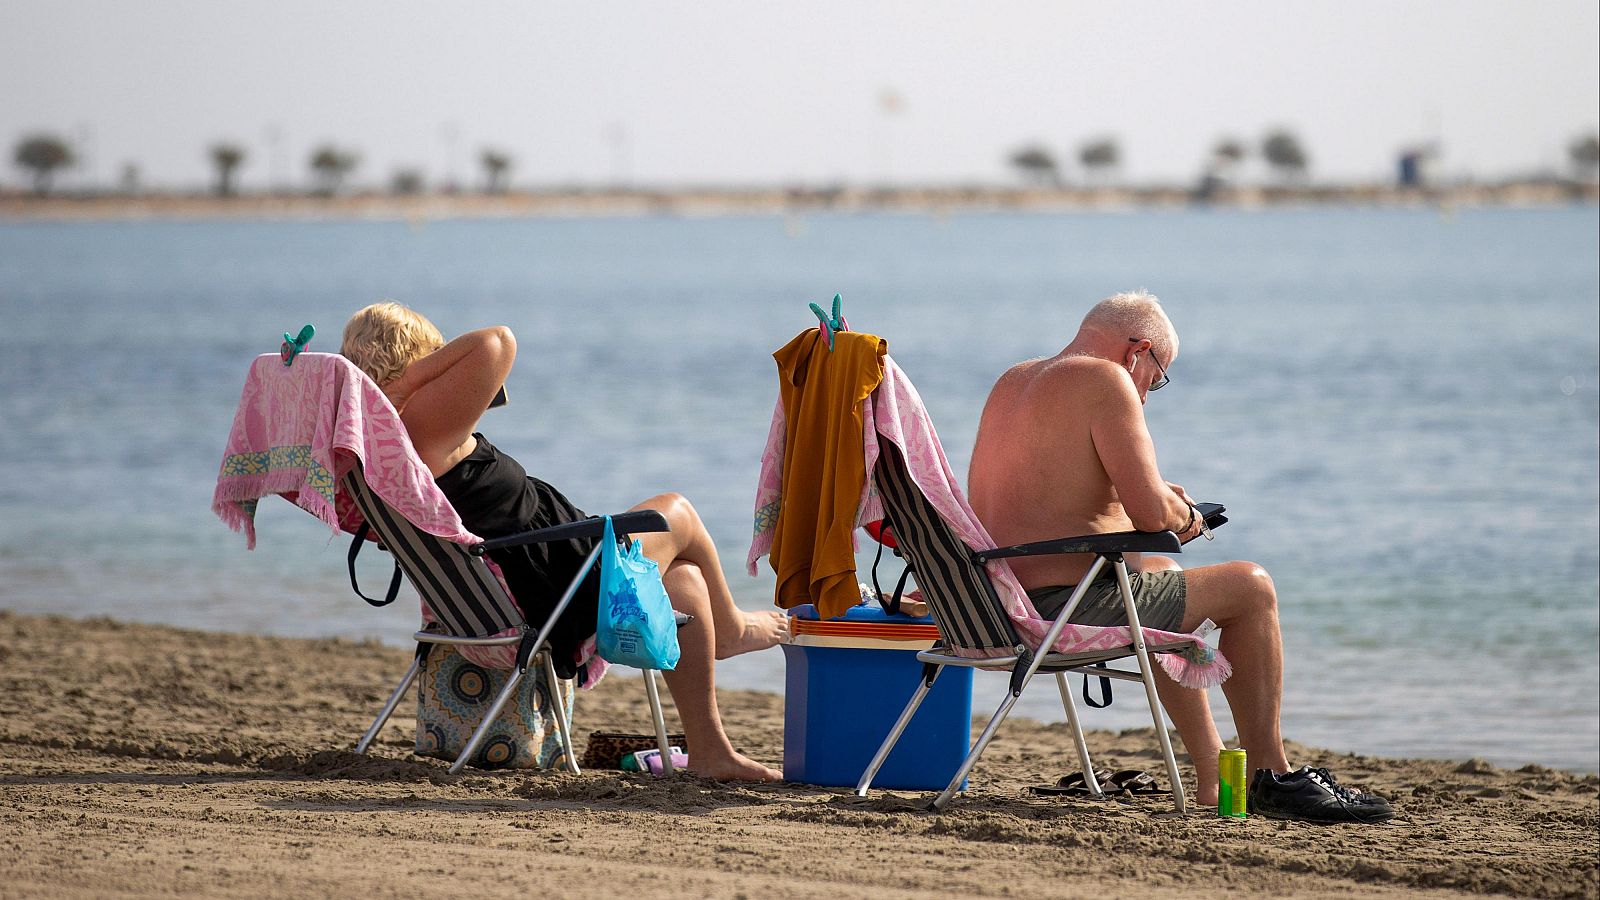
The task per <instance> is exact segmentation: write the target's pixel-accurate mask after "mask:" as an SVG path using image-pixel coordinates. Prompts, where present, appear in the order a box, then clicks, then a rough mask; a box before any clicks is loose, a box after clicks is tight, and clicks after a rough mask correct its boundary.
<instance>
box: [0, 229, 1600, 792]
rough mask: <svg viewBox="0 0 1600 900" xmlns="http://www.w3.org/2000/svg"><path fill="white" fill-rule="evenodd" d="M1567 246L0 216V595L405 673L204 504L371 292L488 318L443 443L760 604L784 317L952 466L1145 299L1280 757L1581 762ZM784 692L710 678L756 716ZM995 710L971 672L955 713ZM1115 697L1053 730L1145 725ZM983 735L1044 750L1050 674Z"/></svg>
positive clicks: (1593, 441)
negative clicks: (1298, 749)
mask: <svg viewBox="0 0 1600 900" xmlns="http://www.w3.org/2000/svg"><path fill="white" fill-rule="evenodd" d="M1597 235H1600V219H1597V211H1596V209H1595V207H1593V206H1575V207H1571V208H1540V209H1462V210H1458V211H1449V210H1443V211H1441V210H1434V209H1368V208H1320V207H1318V208H1297V209H1271V210H1220V209H1211V210H1205V209H1193V210H1170V211H1127V212H1093V213H1087V212H1086V213H1000V212H995V213H987V212H986V213H970V214H968V213H938V214H888V213H855V214H816V215H809V214H808V215H803V216H800V215H787V216H779V215H772V216H728V217H718V216H707V217H692V216H674V215H660V216H644V217H632V218H513V219H476V220H449V221H422V220H414V221H359V220H357V221H297V220H289V221H119V222H94V223H36V222H17V221H11V222H0V608H3V609H9V610H15V611H18V612H24V613H60V614H65V615H67V616H73V617H86V616H109V617H113V618H116V619H122V620H135V621H140V622H153V623H165V624H170V625H177V626H183V627H186V628H194V629H200V630H202V631H227V632H250V633H258V634H273V635H295V636H339V637H342V638H347V639H352V640H361V639H374V640H379V641H383V642H388V643H393V644H396V645H402V644H405V643H406V638H407V636H408V635H409V634H410V633H411V631H412V630H413V628H414V627H415V626H416V624H417V622H416V619H417V616H416V611H415V607H414V605H412V602H411V601H407V602H403V603H397V604H395V605H394V606H393V607H389V608H387V609H382V610H377V609H372V608H370V607H368V606H367V605H366V604H365V603H363V602H361V601H360V600H359V599H358V598H357V597H356V596H355V595H354V594H353V593H352V592H351V589H350V584H349V581H348V578H347V577H346V572H345V549H346V541H345V540H344V539H342V538H340V537H334V536H333V535H331V534H330V533H329V531H328V529H327V528H326V527H325V526H323V525H322V524H321V523H320V522H318V521H317V520H315V519H313V518H312V517H311V516H309V515H307V514H306V513H304V512H302V511H300V510H299V509H297V508H296V507H294V506H292V505H290V504H288V503H284V502H277V501H271V502H264V503H263V504H262V507H261V510H260V515H259V518H258V524H259V530H260V541H259V545H258V547H257V549H255V550H254V551H247V550H246V549H245V541H244V538H243V536H241V535H240V534H237V533H235V532H232V531H230V530H229V529H228V528H227V527H225V526H224V525H223V524H222V522H221V521H220V520H218V519H217V518H216V517H215V516H214V515H213V514H212V512H211V510H210V501H211V493H212V489H213V487H214V485H215V478H216V474H217V470H218V464H219V462H220V459H221V454H222V448H223V444H224V441H225V439H226V436H227V434H228V429H229V425H230V423H231V421H232V418H233V414H234V409H235V406H236V404H237V402H238V398H239V390H240V387H241V385H242V383H243V379H244V375H245V371H246V368H247V367H248V366H249V364H250V362H251V360H252V359H253V358H254V357H255V356H256V355H257V354H259V353H271V352H276V351H277V349H278V345H279V343H280V342H281V340H282V334H283V333H284V332H286V331H288V332H295V331H298V330H299V329H300V327H301V326H303V325H305V324H308V323H309V324H312V325H314V326H315V327H316V329H317V336H316V337H315V338H314V339H313V340H312V342H311V349H312V350H323V351H336V350H337V348H338V345H339V333H340V330H341V328H342V325H343V322H344V320H345V318H346V317H347V316H348V315H349V314H350V313H351V312H353V311H354V310H355V309H357V308H358V307H360V306H362V305H365V304H366V303H369V302H372V301H374V300H378V299H380V298H394V299H398V300H401V301H403V302H405V303H407V304H409V305H411V306H413V307H414V308H416V309H419V310H421V311H423V312H425V313H426V314H427V315H428V316H430V317H431V318H432V319H433V320H434V321H435V322H437V323H438V324H439V326H440V327H441V328H442V329H443V330H444V331H445V332H446V333H447V334H456V333H460V332H463V331H466V330H469V329H472V328H475V327H478V326H482V325H488V324H497V323H498V324H505V325H509V326H510V327H511V328H512V329H513V330H514V331H515V332H516V334H517V337H518V342H519V346H520V352H519V356H518V360H517V365H516V368H515V370H514V371H513V372H512V374H511V378H510V381H509V382H508V384H507V390H508V393H509V396H510V401H511V402H510V404H509V405H508V406H506V407H504V408H502V409H496V410H493V411H490V412H488V413H487V414H486V415H485V416H484V418H483V421H482V423H481V427H482V430H483V431H484V432H485V433H486V434H488V435H489V436H490V437H491V438H492V439H493V440H494V441H495V442H496V444H498V445H499V446H501V447H502V448H504V449H506V450H508V451H509V452H511V453H512V454H514V455H515V456H517V457H518V458H519V459H520V460H522V461H523V463H524V464H525V465H526V466H527V468H528V469H529V470H530V471H532V472H534V473H536V474H538V475H540V476H541V477H543V478H545V479H546V480H548V481H551V482H553V483H554V484H556V485H558V486H560V487H561V488H562V489H563V490H564V491H565V492H566V493H567V494H568V495H569V496H570V497H571V498H572V499H573V500H574V501H575V502H576V503H578V504H579V505H580V506H582V507H583V508H585V509H587V510H590V511H593V512H604V511H610V510H620V509H623V508H625V507H627V506H629V505H631V504H633V503H634V502H636V501H638V500H640V499H642V498H644V497H646V496H649V495H652V494H655V493H658V492H661V491H668V490H671V491H678V492H680V493H683V494H684V495H686V496H687V497H689V499H690V500H691V501H692V502H693V503H694V504H695V505H696V507H697V508H698V509H699V511H700V514H701V516H702V518H703V519H704V520H705V522H706V524H707V526H708V527H709V529H710V531H711V533H712V535H713V537H714V538H715V540H716V543H717V545H718V547H719V549H720V551H721V554H722V562H723V567H724V568H725V569H726V570H727V572H728V574H729V577H730V579H731V581H732V584H733V588H734V591H735V594H736V600H737V602H738V603H739V605H740V606H742V607H744V608H747V609H752V610H754V609H762V608H771V604H772V590H773V584H774V579H773V576H772V573H771V571H770V569H769V568H768V567H767V565H766V562H765V561H764V560H763V561H762V563H761V566H760V569H759V571H758V574H757V575H756V576H754V577H751V576H748V575H746V574H745V556H746V553H747V551H748V549H749V547H750V536H751V530H752V528H751V526H752V505H753V501H754V495H755V488H756V477H757V472H758V470H759V458H760V455H761V450H762V446H763V443H764V441H765V438H766V434H767V426H768V423H769V421H770V416H771V413H772V409H773V405H774V403H775V401H776V397H777V379H776V369H775V366H774V363H773V360H772V357H771V354H772V351H773V350H775V349H776V348H778V347H780V346H782V345H783V344H784V343H785V342H787V341H788V340H789V339H790V338H791V337H793V336H794V335H795V334H796V333H798V332H799V331H800V330H802V329H805V328H807V327H811V326H814V325H815V324H816V321H815V318H814V317H813V315H812V313H811V312H810V311H809V309H808V304H809V303H813V302H815V303H818V304H820V305H822V306H825V307H826V306H828V305H829V304H830V303H831V300H832V298H833V297H834V295H835V294H839V295H840V296H841V298H842V307H843V312H844V315H845V318H846V319H847V320H848V322H849V325H850V327H851V328H852V329H853V330H857V331H867V332H872V333H875V334H878V335H881V336H882V337H884V338H885V339H886V340H887V341H888V345H889V352H890V355H892V356H893V357H894V359H895V360H896V361H897V362H898V363H899V364H900V365H901V367H902V368H903V369H904V370H905V371H906V373H907V374H908V375H909V376H910V378H911V379H912V380H913V381H914V382H915V384H916V385H917V386H918V388H919V389H920V392H921V394H922V397H923V399H924V400H925V401H926V404H927V407H928V409H929V411H930V413H931V415H932V417H933V421H934V422H935V424H936V425H937V427H938V429H939V433H940V435H941V438H942V441H943V444H944V448H945V451H946V452H947V454H948V455H949V458H950V460H951V463H952V466H953V467H954V469H955V471H956V472H957V474H958V475H961V476H964V475H965V472H966V469H967V463H968V460H969V458H970V454H971V448H972V442H973V437H974V433H975V431H976V428H977V422H978V416H979V413H980V411H981V408H982V404H983V400H984V397H985V395H986V393H987V391H988V389H989V387H990V386H991V385H992V384H993V382H994V380H995V378H996V377H997V376H998V375H999V374H1000V373H1001V372H1002V371H1003V370H1004V369H1005V368H1006V367H1007V366H1008V365H1009V364H1011V363H1013V362H1015V361H1018V360H1020V359H1024V358H1027V357H1036V356H1045V355H1049V354H1053V353H1055V352H1056V351H1057V350H1059V349H1060V348H1061V347H1062V346H1064V345H1065V344H1066V342H1067V341H1068V340H1069V339H1070V338H1071V337H1072V335H1073V333H1074V331H1075V329H1076V326H1077V323H1078V322H1079V320H1080V319H1081V317H1082V316H1083V314H1084V312H1085V311H1086V310H1087V309H1088V308H1089V307H1090V305H1092V304H1093V303H1094V301H1096V300H1098V299H1099V298H1101V297H1104V296H1107V295H1109V294H1111V293H1114V292H1117V291H1121V290H1129V289H1136V288H1145V289H1148V290H1150V291H1152V292H1154V293H1155V294H1157V295H1159V296H1160V297H1161V298H1162V300H1163V302H1164V304H1165V306H1166V309H1167V310H1168V312H1169V314H1170V316H1171V318H1172V320H1173V322H1174V323H1175V324H1176V327H1177V329H1178V331H1179V333H1180V335H1181V337H1182V354H1181V357H1180V358H1179V359H1177V360H1176V361H1174V362H1173V364H1172V365H1171V377H1172V383H1171V385H1170V386H1169V387H1167V388H1165V389H1164V390H1162V391H1161V392H1159V393H1157V394H1153V395H1152V396H1151V397H1150V401H1149V405H1148V406H1147V407H1146V415H1147V418H1148V421H1149V425H1150V430H1151V433H1152V434H1153V436H1154V438H1155V442H1156V447H1157V451H1158V454H1159V456H1160V460H1161V466H1162V472H1163V474H1164V476H1165V477H1166V478H1167V479H1168V480H1170V481H1174V482H1177V483H1179V484H1182V485H1184V486H1185V487H1186V488H1187V490H1188V492H1189V493H1190V494H1191V495H1192V496H1194V497H1196V498H1197V499H1202V500H1208V501H1217V502H1222V503H1225V504H1226V505H1227V507H1228V511H1229V515H1230V516H1231V518H1232V521H1231V522H1230V523H1229V524H1228V525H1226V526H1225V527H1224V528H1222V529H1219V530H1218V532H1217V534H1216V540H1215V541H1214V542H1206V541H1203V540H1202V541H1197V542H1195V543H1193V544H1191V545H1189V546H1188V547H1186V548H1185V551H1184V553H1183V554H1182V556H1181V557H1180V561H1181V562H1182V563H1183V564H1185V565H1186V566H1190V567H1192V566H1200V565H1207V564H1212V563H1219V562H1224V561H1228V560H1234V559H1245V560H1251V561H1254V562H1257V563H1259V564H1261V565H1262V566H1264V567H1265V568H1266V569H1267V570H1268V571H1270V572H1271V573H1272V576H1273V578H1274V580H1275V582H1276V584H1277V586H1278V591H1279V594H1280V605H1281V615H1282V627H1283V637H1284V646H1285V657H1286V672H1285V680H1286V683H1285V688H1284V701H1283V729H1284V733H1285V735H1286V736H1287V737H1288V738H1290V739H1292V740H1295V741H1299V742H1303V743H1306V744H1311V745H1315V746H1323V747H1329V748H1333V749H1337V750H1342V751H1350V752H1355V753H1362V754H1377V755H1384V756H1398V757H1429V758H1450V759H1466V758H1469V757H1478V758H1482V759H1486V760H1488V761H1490V762H1492V763H1495V764H1498V765H1503V766H1521V765H1524V764H1527V763H1538V764H1542V765H1547V766H1554V767H1559V768H1563V769H1570V770H1577V771H1586V772H1594V771H1596V770H1597V769H1600V750H1597V747H1600V691H1597V684H1600V671H1597V660H1600V391H1597V389H1600V385H1597V374H1600V373H1597V367H1600V321H1597V316H1600V313H1597V300H1600V250H1597ZM369 557H370V558H369ZM378 557H379V555H378V554H368V555H366V556H364V557H363V563H364V567H363V578H364V579H365V580H366V581H367V582H368V585H370V586H367V585H364V587H368V592H369V593H370V592H371V590H372V589H373V588H374V587H377V586H380V585H381V583H383V582H384V581H385V580H386V576H387V573H386V572H385V571H384V567H385V564H384V562H383V561H382V560H381V559H380V558H378ZM861 559H862V561H863V568H862V573H861V574H862V579H863V580H865V579H866V565H867V560H868V559H870V556H869V554H868V553H867V550H866V548H865V547H864V548H863V552H862V554H861ZM885 567H886V571H889V572H892V571H894V569H893V568H892V563H886V564H885ZM62 627H67V628H70V627H71V625H70V624H64V625H63V626H62ZM196 640H204V638H203V637H198V638H197V639H196ZM14 650H15V651H16V652H27V650H26V648H14ZM80 664H92V660H79V661H68V660H63V661H62V665H64V666H65V665H80ZM784 665H785V663H784V658H783V656H782V654H781V653H780V652H779V651H777V650H772V651H767V652H762V653H757V654H751V655H748V656H745V657H741V658H738V659H734V660H729V661H726V662H724V663H721V664H719V666H718V670H717V678H718V684H719V686H720V687H723V688H745V689H757V690H767V691H782V690H783V688H784V677H785V670H784ZM398 674H399V673H398V672H397V673H396V675H397V676H398ZM861 689H862V690H876V689H882V688H881V686H878V685H872V684H863V685H862V686H861ZM1004 689H1005V683H1004V679H1003V678H1002V677H1000V676H989V675H983V676H980V677H979V679H978V681H977V684H976V687H975V699H974V707H975V710H976V711H980V712H982V711H987V710H989V709H992V708H993V705H994V704H995V703H996V702H998V699H999V697H1000V696H1001V692H1002V691H1003V690H1004ZM1117 695H1118V700H1117V702H1116V703H1114V704H1113V705H1112V707H1111V708H1109V709H1106V710H1091V711H1089V712H1088V713H1087V714H1086V723H1087V724H1088V726H1089V727H1093V728H1107V729H1123V728H1135V727H1141V726H1148V724H1149V718H1148V713H1147V711H1146V710H1145V709H1144V706H1143V698H1142V692H1141V691H1140V690H1139V688H1138V686H1137V685H1132V686H1119V687H1118V688H1117ZM1213 706H1214V707H1215V709H1216V711H1217V713H1218V717H1219V720H1220V728H1221V730H1222V733H1223V735H1224V737H1226V736H1228V735H1231V734H1233V731H1232V723H1231V720H1230V719H1229V718H1228V715H1227V706H1226V703H1225V702H1224V699H1223V697H1222V696H1221V693H1220V691H1215V692H1214V696H1213ZM1017 714H1018V715H1025V716H1030V717H1033V718H1036V719H1041V720H1046V721H1059V720H1060V719H1061V718H1062V711H1061V708H1060V706H1059V699H1058V697H1057V695H1056V692H1055V690H1054V687H1053V686H1052V685H1049V684H1048V683H1042V684H1038V685H1035V687H1034V689H1033V690H1031V691H1029V692H1028V693H1027V694H1026V695H1025V696H1024V698H1023V701H1022V702H1021V704H1020V705H1019V707H1018V710H1017ZM580 715H581V713H580ZM735 739H736V740H737V735H735ZM1066 752H1067V750H1066V748H1065V747H1063V753H1066Z"/></svg>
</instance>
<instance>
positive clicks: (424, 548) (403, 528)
mask: <svg viewBox="0 0 1600 900" xmlns="http://www.w3.org/2000/svg"><path fill="white" fill-rule="evenodd" d="M343 485H344V489H345V491H346V492H347V493H348V494H349V495H350V498H351V499H352V500H354V501H355V504H356V508H357V509H359V510H361V515H362V516H363V517H364V518H365V519H366V520H367V524H369V525H371V526H372V530H373V531H374V532H376V533H377V535H378V538H379V539H380V540H382V541H383V545H384V546H385V547H386V548H388V550H389V553H390V554H392V555H393V556H394V558H395V561H396V562H397V563H399V564H400V568H401V570H402V571H404V572H405V573H406V578H407V579H409V580H410V582H411V584H412V586H413V587H415V588H416V589H417V593H419V594H421V595H422V602H423V603H426V604H427V605H428V609H430V610H431V611H432V612H433V615H434V618H436V619H438V620H439V621H440V622H442V623H443V624H444V626H445V628H447V629H448V630H449V633H450V634H452V635H455V636H456V637H489V636H490V635H494V634H498V633H500V632H503V631H505V630H506V629H508V628H515V627H517V626H520V625H522V624H523V618H522V612H521V610H519V609H517V605H516V603H515V602H513V601H512V599H511V597H510V595H508V594H507V593H506V591H505V588H504V587H502V586H501V584H500V580H499V579H498V578H496V577H495V576H494V573H493V572H491V571H489V567H488V566H487V565H485V564H484V562H483V560H482V559H481V558H480V557H476V556H473V555H472V554H470V553H468V552H467V548H466V547H465V546H464V545H462V544H457V543H455V542H454V541H447V540H445V539H444V538H441V537H436V536H434V535H431V534H429V533H427V532H426V531H423V530H421V529H420V528H417V527H416V526H415V525H412V524H411V523H410V522H409V521H407V520H406V519H405V517H403V516H401V515H400V514H398V513H396V512H395V511H394V510H393V509H392V508H391V507H390V506H389V504H387V503H385V502H384V501H383V499H382V498H381V497H379V496H378V495H377V494H374V493H373V492H372V489H371V488H370V487H368V486H367V480H366V477H365V476H364V475H363V474H362V472H361V466H360V465H357V466H355V467H354V468H352V469H351V470H350V472H349V474H347V475H345V476H344V479H343Z"/></svg>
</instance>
